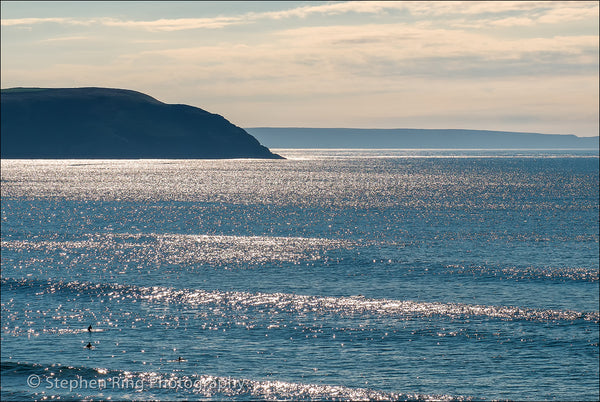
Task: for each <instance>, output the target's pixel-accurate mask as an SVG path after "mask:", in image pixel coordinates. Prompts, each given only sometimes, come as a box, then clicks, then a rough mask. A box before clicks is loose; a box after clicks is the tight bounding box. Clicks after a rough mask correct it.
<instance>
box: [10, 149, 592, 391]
mask: <svg viewBox="0 0 600 402" xmlns="http://www.w3.org/2000/svg"><path fill="white" fill-rule="evenodd" d="M275 151H276V152H278V153H280V154H282V155H283V156H286V157H288V159H287V160H277V161H269V160H181V161H179V160H116V161H115V160H112V161H108V160H106V161H103V160H37V161H32V160H2V162H1V168H2V170H1V177H2V185H1V191H2V204H1V213H2V214H1V223H2V249H1V252H2V254H1V257H2V262H1V264H2V265H1V268H2V281H1V286H2V288H1V302H2V338H1V342H2V345H1V346H2V348H1V361H2V376H1V388H2V389H1V398H2V400H23V399H30V400H33V399H35V400H42V399H73V398H75V399H86V400H105V399H115V400H124V399H137V400H148V399H158V400H189V399H216V400H253V399H254V400H263V399H277V400H282V399H291V400H298V399H302V400H312V399H316V400H360V399H369V400H377V399H384V400H387V399H391V400H407V399H408V400H440V399H441V400H455V399H458V400H469V399H475V400H481V399H486V400H492V399H513V400H515V399H516V400H597V399H598V398H599V391H598V389H599V350H598V336H599V334H598V328H599V317H600V314H599V311H598V310H599V304H598V303H599V301H598V291H599V289H598V274H599V267H598V258H599V256H598V254H599V253H598V250H599V243H598V240H599V227H598V214H599V209H598V180H599V176H598V170H599V168H598V162H599V160H598V154H597V152H595V153H594V152H584V151H552V152H542V151H523V152H519V151H418V150H417V151H401V150H368V151H361V150H275ZM90 325H91V326H92V331H91V332H90V331H88V330H87V328H88V326H90ZM87 346H89V347H87Z"/></svg>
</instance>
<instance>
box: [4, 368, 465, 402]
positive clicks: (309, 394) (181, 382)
mask: <svg viewBox="0 0 600 402" xmlns="http://www.w3.org/2000/svg"><path fill="white" fill-rule="evenodd" d="M11 376H12V377H17V378H18V379H20V380H23V378H24V377H27V381H28V384H30V383H29V381H33V385H34V386H35V387H32V386H31V385H30V390H31V395H29V396H30V399H38V398H39V397H40V396H42V397H43V396H46V395H45V394H51V395H53V396H55V395H56V394H60V393H63V394H64V397H65V399H71V398H72V397H73V394H75V396H77V397H81V396H84V395H85V396H87V397H89V393H90V391H92V393H93V391H96V392H97V393H98V394H99V395H101V396H102V397H103V398H106V396H107V395H108V396H112V395H111V394H113V393H114V394H115V396H116V397H117V398H118V397H119V396H120V397H123V395H124V394H128V395H131V394H133V395H134V397H133V398H134V399H139V400H144V399H148V398H151V399H159V400H160V399H163V400H164V399H174V398H175V399H188V398H189V397H190V396H193V397H204V398H212V399H217V400H222V399H223V398H234V399H245V400H247V399H252V400H352V401H359V400H360V401H363V400H365V401H366V400H368V401H380V400H392V401H450V400H452V401H455V400H459V401H462V400H471V399H472V398H471V397H466V396H453V395H426V394H417V393H412V394H411V393H398V392H384V391H378V390H374V389H369V388H351V387H346V386H341V385H327V384H305V383H294V382H287V381H278V380H254V379H246V378H232V377H223V376H213V375H208V374H192V375H184V374H180V375H178V374H175V373H160V372H129V371H124V370H110V369H104V368H89V367H74V366H61V365H51V366H45V365H41V364H30V363H15V362H4V361H3V362H2V377H3V378H6V379H7V380H6V382H9V381H10V378H8V377H11ZM55 380H59V381H61V380H69V381H68V385H65V386H63V387H62V388H50V387H51V386H53V385H55V384H56V385H58V384H59V382H56V381H55ZM92 380H93V381H92ZM3 382H4V381H3ZM21 382H22V381H21ZM65 384H66V383H65ZM36 385H37V386H36ZM49 388H50V389H49ZM34 390H38V392H35V391H34ZM48 391H53V392H48ZM82 391H83V392H82ZM11 395H17V394H16V393H15V392H14V391H11V389H10V387H9V389H6V388H5V387H3V388H2V396H3V398H4V397H7V396H8V397H10V396H11ZM19 396H24V395H22V394H21V395H19ZM53 399H61V398H60V396H59V397H58V398H56V397H53Z"/></svg>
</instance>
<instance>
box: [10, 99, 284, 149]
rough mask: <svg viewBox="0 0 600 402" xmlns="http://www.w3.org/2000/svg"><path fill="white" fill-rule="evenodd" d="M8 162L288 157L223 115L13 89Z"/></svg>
mask: <svg viewBox="0 0 600 402" xmlns="http://www.w3.org/2000/svg"><path fill="white" fill-rule="evenodd" d="M0 101H1V115H0V122H1V132H0V134H1V136H0V137H1V156H2V158H51V159H59V158H66V159H68V158H108V159H111V158H176V159H201V158H269V159H277V158H281V157H280V156H279V155H276V154H273V153H271V151H269V149H267V148H266V147H264V146H262V145H260V143H259V142H258V141H257V140H256V139H255V138H254V137H252V136H251V135H250V134H248V133H247V132H246V131H244V130H243V129H242V128H240V127H237V126H235V125H233V124H231V123H230V122H229V121H227V120H226V119H225V118H223V117H222V116H220V115H217V114H212V113H209V112H207V111H205V110H202V109H199V108H196V107H192V106H187V105H171V104H165V103H162V102H160V101H158V100H156V99H154V98H152V97H150V96H148V95H144V94H142V93H139V92H135V91H130V90H123V89H108V88H56V89H45V88H13V89H7V90H2V92H1V96H0Z"/></svg>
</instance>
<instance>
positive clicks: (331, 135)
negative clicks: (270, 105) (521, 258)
mask: <svg viewBox="0 0 600 402" xmlns="http://www.w3.org/2000/svg"><path fill="white" fill-rule="evenodd" d="M245 130H246V131H247V132H248V133H250V134H251V135H252V136H254V137H255V138H256V139H257V140H258V141H260V143H261V144H264V145H265V146H267V147H269V148H363V149H377V148H381V149H386V148H400V149H591V150H598V149H599V138H598V136H596V137H577V136H575V135H572V134H541V133H528V132H511V131H491V130H460V129H412V128H399V129H360V128H302V127H251V128H246V129H245Z"/></svg>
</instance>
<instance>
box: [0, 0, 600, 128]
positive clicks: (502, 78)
mask: <svg viewBox="0 0 600 402" xmlns="http://www.w3.org/2000/svg"><path fill="white" fill-rule="evenodd" d="M598 10H599V5H598V2H585V1H584V2H581V1H574V2H160V1H159V2H6V1H4V2H2V3H1V11H2V20H1V27H2V28H1V29H2V32H1V33H2V37H1V44H2V46H1V49H2V50H1V56H2V57H1V73H2V75H1V86H2V88H12V87H53V88H64V87H87V86H97V87H109V88H123V89H130V90H135V91H139V92H142V93H145V94H147V95H150V96H152V97H154V98H156V99H158V100H160V101H162V102H165V103H184V104H189V105H192V106H196V107H200V108H202V109H205V110H207V111H209V112H212V113H217V114H221V115H223V116H224V117H225V118H227V119H228V120H229V121H231V122H232V123H234V124H235V125H238V126H240V127H248V128H250V127H313V128H324V127H332V128H333V127H336V128H370V129H396V128H418V129H464V130H494V131H511V132H532V133H543V134H573V135H576V136H578V137H592V136H597V135H598V130H599V126H598V121H599V115H598V108H599V103H598V97H599V93H598V87H599V78H598V77H599V74H598V68H599V50H598V41H599V36H600V35H599V25H598Z"/></svg>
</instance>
